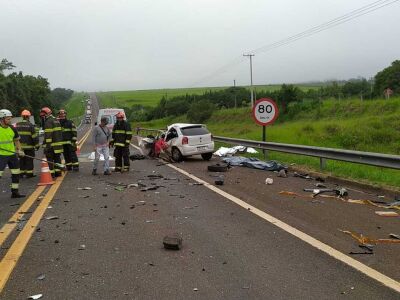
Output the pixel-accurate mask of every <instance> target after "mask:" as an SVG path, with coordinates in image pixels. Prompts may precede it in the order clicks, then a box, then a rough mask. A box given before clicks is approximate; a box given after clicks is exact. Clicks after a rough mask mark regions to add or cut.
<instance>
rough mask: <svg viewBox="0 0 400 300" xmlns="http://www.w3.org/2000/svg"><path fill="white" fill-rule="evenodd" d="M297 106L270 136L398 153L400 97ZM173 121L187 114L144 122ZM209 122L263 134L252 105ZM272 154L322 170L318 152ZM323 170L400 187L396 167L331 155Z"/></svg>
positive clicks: (225, 129) (247, 134)
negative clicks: (315, 154) (334, 158)
mask: <svg viewBox="0 0 400 300" xmlns="http://www.w3.org/2000/svg"><path fill="white" fill-rule="evenodd" d="M304 105H305V106H307V104H304ZM307 107H308V106H307ZM298 109H299V111H298V113H297V114H296V115H295V116H294V119H293V120H291V121H279V122H277V123H275V124H274V125H272V126H269V127H267V141H271V142H277V143H288V144H299V145H310V146H320V147H329V148H340V149H348V150H358V151H369V152H377V153H387V154H395V155H400V117H399V114H400V98H392V99H390V100H389V101H386V100H374V101H364V102H361V101H360V100H358V99H357V100H342V101H337V100H336V101H335V100H329V101H324V102H323V103H322V105H320V106H318V107H316V108H315V107H314V108H312V109H310V108H309V107H308V110H307V109H305V110H304V109H301V107H300V106H299V107H298ZM282 119H284V118H283V117H282ZM174 122H186V117H185V116H181V117H177V118H173V119H171V118H167V119H161V120H154V121H151V122H145V123H141V124H140V126H141V127H145V128H157V129H160V128H165V127H166V125H168V124H171V123H174ZM134 126H137V124H134ZM207 127H208V128H209V129H210V131H211V132H212V133H213V135H221V136H228V137H235V138H244V139H251V140H261V139H262V127H261V126H259V125H256V124H255V123H254V121H253V119H252V118H251V114H250V109H249V108H239V109H224V110H219V111H216V112H215V113H214V114H213V116H212V117H211V118H210V120H208V121H207ZM260 157H261V155H260ZM268 158H269V159H275V160H279V161H281V162H284V163H287V164H290V163H295V164H296V165H299V166H302V167H304V168H311V169H314V170H319V159H318V158H312V157H306V156H300V155H291V154H284V153H279V152H273V151H270V152H269V155H268ZM324 172H325V173H327V174H332V175H334V176H339V177H344V178H352V179H358V180H360V181H368V182H370V183H373V184H376V185H380V186H392V187H396V188H400V172H399V171H397V170H390V169H385V168H378V167H371V166H364V165H360V164H352V163H345V162H339V161H331V160H330V161H327V168H326V170H325V171H324Z"/></svg>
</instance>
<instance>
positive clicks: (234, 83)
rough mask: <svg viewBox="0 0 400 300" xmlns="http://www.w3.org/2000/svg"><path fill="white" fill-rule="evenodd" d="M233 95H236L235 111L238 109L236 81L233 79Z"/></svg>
mask: <svg viewBox="0 0 400 300" xmlns="http://www.w3.org/2000/svg"><path fill="white" fill-rule="evenodd" d="M233 93H234V95H235V109H236V79H233Z"/></svg>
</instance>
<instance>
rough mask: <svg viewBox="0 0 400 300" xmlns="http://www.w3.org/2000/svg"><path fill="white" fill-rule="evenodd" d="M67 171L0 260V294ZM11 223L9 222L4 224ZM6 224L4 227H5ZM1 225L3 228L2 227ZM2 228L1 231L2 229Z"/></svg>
mask: <svg viewBox="0 0 400 300" xmlns="http://www.w3.org/2000/svg"><path fill="white" fill-rule="evenodd" d="M90 131H91V130H90V129H89V130H88V132H87V133H86V134H85V135H84V136H83V137H82V138H81V139H80V140H79V141H78V144H80V145H83V144H84V143H85V141H86V139H87V138H88V136H89V134H90ZM66 174H67V172H66V173H65V174H64V175H63V176H61V177H58V178H57V179H56V181H55V183H54V184H53V185H52V186H51V187H50V189H49V190H48V192H47V193H46V195H45V196H44V197H43V200H42V201H41V202H40V204H39V205H38V207H37V208H36V210H35V211H34V212H33V213H32V215H31V217H30V218H29V220H28V221H27V222H26V224H25V226H24V228H23V229H22V231H21V232H20V234H19V235H18V236H17V238H16V239H15V241H14V242H13V244H12V245H11V247H10V249H9V250H8V251H7V253H6V254H5V255H4V257H3V259H2V260H1V261H0V294H1V292H2V291H3V289H4V286H5V285H6V283H7V281H8V278H9V277H10V275H11V273H12V271H13V270H14V268H15V266H16V265H17V263H18V260H19V258H20V257H21V256H22V254H23V252H24V250H25V248H26V246H27V245H28V243H29V240H30V239H31V237H32V235H33V233H34V231H35V230H36V226H37V225H38V224H39V222H40V220H41V218H42V217H43V215H44V213H45V211H46V209H47V207H48V206H49V204H50V202H51V200H53V198H54V195H55V194H56V192H57V190H58V188H59V187H60V185H61V183H62V181H63V180H64V178H65V175H66ZM45 188H46V186H40V187H38V188H37V189H36V190H35V191H34V192H33V193H32V194H31V195H30V196H29V198H28V199H27V200H26V201H25V202H24V204H23V205H22V206H21V207H20V208H19V210H18V211H17V212H16V213H15V214H14V215H13V216H12V217H11V219H10V220H14V219H15V220H18V216H19V212H23V211H26V210H28V209H29V207H30V206H31V205H32V203H33V202H34V201H35V200H36V199H37V198H38V197H39V195H40V194H41V193H42V192H43V190H44V189H45ZM6 225H11V224H6ZM6 225H5V226H4V227H6ZM4 227H3V228H4ZM3 228H2V231H3ZM14 228H15V224H14V227H13V228H11V227H8V226H7V227H6V230H7V236H8V235H9V234H10V233H11V232H12V230H13V229H14ZM7 236H3V235H0V241H1V242H0V245H1V243H2V242H3V241H4V240H5V239H6V238H7Z"/></svg>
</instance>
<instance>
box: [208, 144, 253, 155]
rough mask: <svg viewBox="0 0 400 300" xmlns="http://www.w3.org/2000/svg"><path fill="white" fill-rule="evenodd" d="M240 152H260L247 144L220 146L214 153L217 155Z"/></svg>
mask: <svg viewBox="0 0 400 300" xmlns="http://www.w3.org/2000/svg"><path fill="white" fill-rule="evenodd" d="M237 152H240V153H244V152H247V153H253V154H254V153H258V151H257V150H255V149H254V148H251V147H245V146H234V147H232V148H227V147H220V148H219V149H218V150H217V151H215V152H214V155H217V156H220V157H222V156H227V155H234V154H235V153H237Z"/></svg>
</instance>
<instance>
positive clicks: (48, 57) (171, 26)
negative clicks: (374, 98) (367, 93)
mask: <svg viewBox="0 0 400 300" xmlns="http://www.w3.org/2000/svg"><path fill="white" fill-rule="evenodd" d="M392 1H393V0H392ZM373 2H377V1H374V0H324V1H316V0H314V1H312V0H229V1H228V0H151V1H146V0H142V1H137V0H130V1H128V0H126V1H123V0H113V1H111V0H93V1H89V0H85V1H84V0H82V1H78V0H74V1H68V0H64V1H54V0H47V1H45V0H10V1H9V0H0V59H1V58H7V59H8V60H9V61H11V62H13V63H14V64H15V65H16V66H17V70H18V71H23V72H24V74H31V75H35V76H36V75H42V76H43V77H46V78H48V80H49V82H50V84H51V87H52V88H55V87H65V88H71V89H74V90H85V91H100V90H102V91H106V90H136V89H153V88H174V87H197V86H229V85H233V80H234V79H236V84H237V85H248V84H249V82H250V71H249V60H248V59H246V58H245V57H243V56H242V55H243V53H249V52H253V51H254V50H255V49H259V48H261V47H264V46H268V45H270V44H273V43H275V42H279V41H281V40H283V39H285V38H287V37H290V36H293V35H295V34H297V33H300V32H302V31H305V30H307V29H309V28H312V27H314V26H317V25H320V24H322V23H325V22H328V21H330V20H332V19H334V18H337V17H340V16H343V15H345V14H347V13H349V12H351V11H353V10H355V9H358V8H361V7H363V6H365V5H368V4H370V3H373ZM381 2H382V3H390V1H381ZM399 16H400V1H398V2H395V3H394V4H391V5H388V6H386V7H383V8H381V9H378V10H376V11H373V12H371V13H369V14H366V15H364V16H361V17H359V18H355V19H353V20H351V21H349V22H347V23H344V24H341V25H338V26H336V27H333V28H331V29H329V30H325V31H322V32H319V33H317V34H315V35H312V36H309V37H306V38H302V39H300V40H298V41H296V42H293V43H291V44H289V45H286V46H284V47H279V48H276V49H273V50H271V51H266V52H262V51H255V53H256V56H255V57H254V58H253V81H254V84H275V83H298V82H306V81H313V80H329V79H349V78H354V77H357V76H363V77H366V78H369V77H371V76H374V75H375V74H376V72H378V71H379V70H381V69H383V68H384V67H386V66H388V65H390V63H391V62H392V61H394V60H396V59H400V39H399V36H400V25H399ZM230 63H232V64H231V65H230V66H229V68H226V69H225V70H224V72H222V71H217V70H220V68H221V67H223V66H226V65H227V64H230ZM216 71H217V72H216ZM215 72H216V73H215ZM213 74H215V76H211V75H213Z"/></svg>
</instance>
